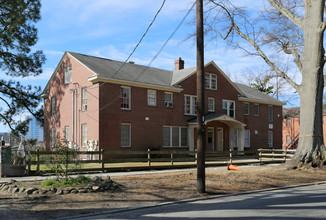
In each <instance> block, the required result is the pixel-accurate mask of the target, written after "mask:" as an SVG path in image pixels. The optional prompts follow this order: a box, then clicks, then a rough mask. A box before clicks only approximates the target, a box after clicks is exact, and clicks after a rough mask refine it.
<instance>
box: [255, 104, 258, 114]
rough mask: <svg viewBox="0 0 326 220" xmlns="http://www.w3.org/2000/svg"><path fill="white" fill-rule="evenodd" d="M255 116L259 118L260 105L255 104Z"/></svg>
mask: <svg viewBox="0 0 326 220" xmlns="http://www.w3.org/2000/svg"><path fill="white" fill-rule="evenodd" d="M254 115H255V116H259V104H254Z"/></svg>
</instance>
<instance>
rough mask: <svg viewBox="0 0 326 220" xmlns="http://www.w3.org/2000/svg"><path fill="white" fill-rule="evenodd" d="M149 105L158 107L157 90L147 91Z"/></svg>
mask: <svg viewBox="0 0 326 220" xmlns="http://www.w3.org/2000/svg"><path fill="white" fill-rule="evenodd" d="M147 105H148V106H156V90H147Z"/></svg>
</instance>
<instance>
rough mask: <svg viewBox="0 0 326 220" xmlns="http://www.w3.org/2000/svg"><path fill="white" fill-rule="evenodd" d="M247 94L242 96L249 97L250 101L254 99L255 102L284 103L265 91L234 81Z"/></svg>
mask: <svg viewBox="0 0 326 220" xmlns="http://www.w3.org/2000/svg"><path fill="white" fill-rule="evenodd" d="M234 84H235V85H236V86H237V87H238V88H239V89H240V90H241V91H242V93H243V94H244V95H245V97H241V98H243V99H248V101H254V102H263V103H268V104H274V105H284V104H285V103H284V102H281V101H280V100H278V99H275V98H273V97H272V96H269V95H267V94H265V93H262V92H260V91H259V90H257V89H253V88H251V87H250V86H247V85H244V84H241V83H234Z"/></svg>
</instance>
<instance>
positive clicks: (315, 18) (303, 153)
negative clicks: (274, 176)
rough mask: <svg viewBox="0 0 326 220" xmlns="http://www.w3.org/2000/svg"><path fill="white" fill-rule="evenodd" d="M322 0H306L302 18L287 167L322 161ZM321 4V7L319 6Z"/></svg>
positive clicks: (323, 155) (320, 162)
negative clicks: (294, 132) (295, 135)
mask: <svg viewBox="0 0 326 220" xmlns="http://www.w3.org/2000/svg"><path fill="white" fill-rule="evenodd" d="M324 4H325V2H324V0H318V1H315V0H314V1H309V5H308V4H307V5H306V7H305V17H304V19H303V27H302V30H303V33H304V45H305V47H304V52H303V55H302V84H301V86H300V90H299V91H298V92H299V94H300V134H299V144H298V149H297V152H296V154H295V155H294V157H293V159H292V160H291V162H289V165H290V166H291V167H301V166H307V165H309V166H313V167H316V166H320V165H323V164H324V162H325V160H326V150H325V146H324V141H323V127H322V125H323V120H322V113H323V89H324V77H323V67H324V61H323V58H324V48H323V32H324V30H323V28H322V24H323V8H324ZM321 6H322V7H321Z"/></svg>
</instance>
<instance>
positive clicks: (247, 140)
mask: <svg viewBox="0 0 326 220" xmlns="http://www.w3.org/2000/svg"><path fill="white" fill-rule="evenodd" d="M244 147H250V131H249V130H245V131H244Z"/></svg>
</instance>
